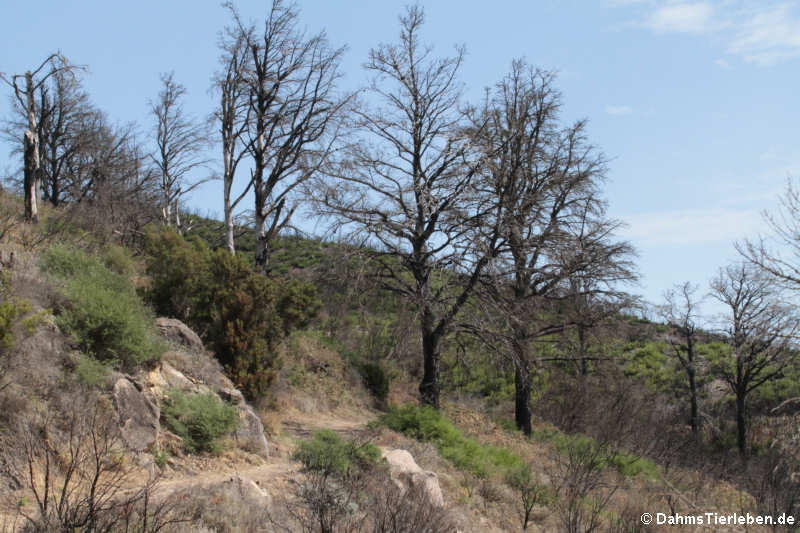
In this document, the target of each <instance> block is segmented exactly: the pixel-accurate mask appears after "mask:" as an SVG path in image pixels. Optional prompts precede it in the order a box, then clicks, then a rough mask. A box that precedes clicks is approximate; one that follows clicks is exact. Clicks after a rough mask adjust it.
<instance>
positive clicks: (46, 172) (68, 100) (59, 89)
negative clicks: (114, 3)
mask: <svg viewBox="0 0 800 533" xmlns="http://www.w3.org/2000/svg"><path fill="white" fill-rule="evenodd" d="M15 104H16V105H14V114H13V115H12V117H11V118H10V119H9V120H8V121H6V122H5V124H3V127H2V130H0V134H2V135H3V137H5V138H6V139H8V141H9V142H10V143H11V144H12V145H16V144H17V142H18V137H19V132H20V131H25V130H26V129H27V128H28V125H29V120H28V113H27V112H26V111H25V110H24V109H23V108H22V107H21V106H20V105H19V102H17V101H15ZM34 107H35V109H34V114H35V116H36V117H37V120H36V122H37V130H38V131H37V134H38V137H39V153H40V175H41V182H42V183H41V192H42V195H43V198H44V200H45V201H48V202H50V203H51V204H52V205H53V206H58V205H61V204H62V203H64V202H67V201H69V200H71V199H72V198H71V191H72V184H71V181H72V170H73V167H74V166H75V164H76V162H77V160H78V159H79V155H78V154H79V152H80V151H81V150H85V149H86V148H87V146H86V143H87V141H88V140H89V139H90V137H91V133H92V132H90V131H87V130H86V129H85V126H86V125H87V124H88V123H89V122H88V121H87V120H86V116H87V115H88V114H91V113H92V112H94V109H93V108H92V105H91V104H90V103H89V97H88V95H87V94H86V92H85V91H84V90H83V87H82V85H81V82H80V79H79V78H78V77H77V76H76V75H75V73H74V72H71V71H63V70H62V71H58V72H56V73H55V74H54V75H52V76H51V77H50V78H49V79H48V80H47V82H46V83H43V84H41V85H40V86H39V89H38V90H37V92H36V98H35V100H34ZM12 153H15V154H16V153H18V154H20V155H24V146H19V147H18V148H17V149H16V150H13V151H12Z"/></svg>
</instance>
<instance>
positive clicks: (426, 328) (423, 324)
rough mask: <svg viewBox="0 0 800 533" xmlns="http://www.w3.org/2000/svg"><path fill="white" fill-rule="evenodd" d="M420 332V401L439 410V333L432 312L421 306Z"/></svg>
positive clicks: (427, 306) (424, 305)
mask: <svg viewBox="0 0 800 533" xmlns="http://www.w3.org/2000/svg"><path fill="white" fill-rule="evenodd" d="M420 329H421V332H422V361H423V364H422V366H423V374H422V382H421V383H420V384H419V393H420V399H421V401H422V403H423V404H424V405H430V406H431V407H433V408H435V409H439V406H440V401H439V395H440V392H441V390H440V385H439V372H440V366H441V355H442V354H441V347H440V344H441V337H442V336H441V333H440V332H439V331H437V328H436V320H435V316H434V313H433V310H432V309H431V308H430V306H429V305H427V304H423V308H422V313H421V314H420Z"/></svg>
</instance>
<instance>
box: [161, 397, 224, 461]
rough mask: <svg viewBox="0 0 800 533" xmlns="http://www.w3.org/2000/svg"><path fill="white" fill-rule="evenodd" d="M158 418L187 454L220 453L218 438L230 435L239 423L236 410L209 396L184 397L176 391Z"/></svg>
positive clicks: (217, 398) (220, 446) (168, 399)
mask: <svg viewBox="0 0 800 533" xmlns="http://www.w3.org/2000/svg"><path fill="white" fill-rule="evenodd" d="M162 417H163V418H164V422H165V423H166V425H167V427H168V428H169V429H170V431H172V432H173V433H175V434H176V435H178V436H179V437H181V438H182V439H183V444H184V446H185V447H186V450H187V451H189V452H191V453H197V452H214V453H216V452H219V451H221V449H222V445H221V443H220V437H222V436H223V435H226V434H228V433H230V432H231V431H233V430H234V429H235V428H236V426H237V424H238V421H239V417H238V414H237V412H236V408H234V407H232V406H230V405H228V404H226V403H225V402H223V401H222V400H220V399H219V397H218V396H217V395H216V394H214V393H213V392H208V393H205V394H184V393H183V392H181V391H177V390H173V391H170V393H169V396H168V398H167V401H166V402H165V405H164V408H163V409H162Z"/></svg>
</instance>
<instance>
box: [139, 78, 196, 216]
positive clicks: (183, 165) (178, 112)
mask: <svg viewBox="0 0 800 533" xmlns="http://www.w3.org/2000/svg"><path fill="white" fill-rule="evenodd" d="M185 94H186V88H185V87H184V86H183V85H181V84H180V83H178V82H176V81H175V75H174V73H173V72H170V73H169V74H162V75H161V91H160V92H159V93H158V99H157V100H155V101H151V102H150V112H151V115H152V117H153V118H154V119H155V128H154V130H155V144H156V150H155V151H154V152H153V153H152V154H151V155H150V159H151V160H152V161H153V163H154V164H155V166H156V168H157V169H158V173H159V176H160V181H159V189H160V192H161V218H162V222H163V223H164V224H165V225H167V226H170V225H172V224H173V223H174V224H175V227H177V228H178V230H179V231H180V229H181V219H180V201H181V198H182V197H184V196H185V195H187V194H189V193H190V192H191V191H192V190H194V189H195V188H196V187H198V186H200V185H201V184H203V183H204V182H205V181H207V178H198V177H197V175H196V173H197V172H198V171H200V170H202V169H203V168H204V167H205V166H206V165H207V164H208V160H206V159H203V158H202V156H201V150H202V149H203V148H205V146H206V145H207V144H208V138H207V136H206V132H205V130H204V127H203V126H202V125H201V124H199V123H196V122H195V121H193V120H192V119H191V118H189V117H188V116H186V112H185V111H184V110H183V98H184V96H185ZM173 217H174V220H173Z"/></svg>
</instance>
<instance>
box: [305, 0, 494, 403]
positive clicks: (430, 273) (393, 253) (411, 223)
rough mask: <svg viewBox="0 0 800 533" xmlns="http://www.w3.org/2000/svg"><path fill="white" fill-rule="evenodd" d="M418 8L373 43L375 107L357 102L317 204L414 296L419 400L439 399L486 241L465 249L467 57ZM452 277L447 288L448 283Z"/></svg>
mask: <svg viewBox="0 0 800 533" xmlns="http://www.w3.org/2000/svg"><path fill="white" fill-rule="evenodd" d="M423 22H424V13H423V10H422V8H421V7H419V6H414V7H410V8H408V9H407V11H406V12H405V14H404V15H403V16H401V17H400V24H401V31H400V42H399V43H398V44H382V45H380V46H379V47H377V48H374V49H372V50H371V51H370V55H369V60H368V61H367V63H366V65H365V68H366V69H367V70H368V71H369V72H370V73H371V74H372V75H374V78H373V80H372V82H371V85H370V86H369V87H368V89H367V92H368V93H369V94H370V95H371V97H372V98H374V100H373V101H375V102H377V103H379V104H380V107H375V108H372V107H370V106H367V105H366V104H364V105H359V106H358V107H357V108H356V109H355V110H354V114H355V117H356V122H357V127H358V131H359V134H360V136H359V137H358V139H357V141H356V142H354V143H352V144H351V145H350V146H349V151H348V157H347V159H346V161H344V162H343V163H342V164H341V165H340V166H339V167H338V168H337V169H336V172H335V175H334V179H333V181H332V182H328V183H323V182H320V184H319V186H318V187H316V189H317V194H318V197H317V200H318V205H319V207H320V210H321V212H322V213H323V214H324V215H331V216H333V217H335V218H336V219H337V220H338V223H339V225H340V227H343V228H347V229H350V230H352V231H353V232H354V233H361V234H362V235H364V236H367V237H368V238H369V239H371V242H370V243H369V245H370V246H372V247H373V249H374V250H375V253H374V254H373V255H374V256H375V259H376V260H377V263H378V264H379V269H380V275H381V276H382V278H383V281H384V282H385V285H386V287H387V288H388V289H389V290H392V291H394V292H396V293H399V294H401V295H403V296H405V297H406V298H408V299H409V300H410V301H411V302H413V304H414V306H415V308H416V311H417V313H418V317H419V327H420V332H421V340H422V355H423V377H422V382H421V384H420V386H419V390H420V394H421V396H422V401H423V402H424V403H426V404H429V405H432V406H435V407H437V408H438V406H439V392H440V383H439V374H440V360H441V343H442V339H443V338H444V337H445V335H446V334H447V332H448V330H449V329H450V328H451V326H452V325H453V321H454V319H455V317H456V315H457V313H458V312H459V310H460V309H461V307H462V306H463V305H464V303H465V302H466V301H467V298H468V296H469V294H470V292H471V290H472V288H473V287H474V286H475V283H476V281H477V278H478V275H479V273H480V272H481V270H482V269H483V268H484V266H485V264H486V262H487V259H486V255H487V253H490V252H487V250H491V249H492V248H493V244H492V242H491V239H489V240H487V241H486V242H485V243H484V245H485V248H484V249H483V250H481V251H477V252H475V253H473V252H469V253H466V252H465V249H464V247H463V244H462V240H463V238H464V236H465V235H466V232H467V229H468V228H469V225H470V223H471V222H470V221H469V218H468V217H467V220H466V221H465V217H464V216H463V215H464V214H465V213H467V212H468V211H469V209H468V208H467V204H468V197H469V195H470V194H471V190H470V184H471V182H472V179H473V177H474V175H475V172H476V169H477V167H478V165H477V164H476V162H475V161H472V160H471V159H472V153H473V152H474V151H472V150H471V147H470V142H469V139H468V137H467V135H465V133H466V130H465V128H464V126H465V123H464V120H463V115H462V113H460V111H459V109H458V105H459V99H460V96H461V85H460V83H459V82H458V81H457V74H458V70H459V68H460V66H461V63H462V61H463V58H464V50H463V49H461V48H459V49H457V51H456V55H455V56H453V57H446V58H435V57H433V56H432V50H431V48H430V47H428V46H427V45H425V44H424V43H423V42H422V40H421V37H420V31H421V28H422V25H423ZM454 282H457V283H456V284H457V285H459V286H458V287H456V288H454V287H453V284H454Z"/></svg>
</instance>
